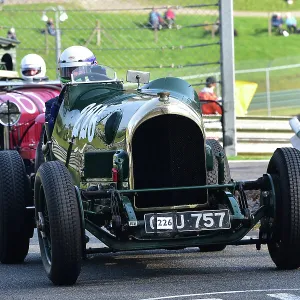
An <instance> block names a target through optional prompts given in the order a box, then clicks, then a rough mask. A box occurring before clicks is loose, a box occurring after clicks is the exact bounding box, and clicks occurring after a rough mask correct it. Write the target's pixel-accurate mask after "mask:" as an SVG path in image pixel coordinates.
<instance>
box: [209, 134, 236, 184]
mask: <svg viewBox="0 0 300 300" xmlns="http://www.w3.org/2000/svg"><path fill="white" fill-rule="evenodd" d="M206 144H207V145H209V146H210V147H211V149H212V153H213V154H214V157H213V165H214V168H213V170H212V171H208V172H207V184H218V183H219V182H218V175H219V171H218V167H219V163H218V159H217V157H216V156H218V155H219V153H221V154H223V155H224V179H225V183H228V182H230V181H231V175H230V169H229V164H228V160H227V157H226V155H225V152H224V149H223V147H222V146H221V145H220V143H219V142H218V141H216V140H213V139H207V140H206Z"/></svg>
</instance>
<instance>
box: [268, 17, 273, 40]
mask: <svg viewBox="0 0 300 300" xmlns="http://www.w3.org/2000/svg"><path fill="white" fill-rule="evenodd" d="M268 33H269V36H270V35H272V21H271V14H270V13H268Z"/></svg>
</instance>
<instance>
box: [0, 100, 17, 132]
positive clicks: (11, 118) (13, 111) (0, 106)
mask: <svg viewBox="0 0 300 300" xmlns="http://www.w3.org/2000/svg"><path fill="white" fill-rule="evenodd" d="M4 106H6V108H4ZM20 118H21V110H20V107H19V106H18V104H16V103H15V102H12V101H5V102H2V103H0V124H1V125H3V126H5V127H9V126H14V125H16V124H17V123H18V122H19V120H20Z"/></svg>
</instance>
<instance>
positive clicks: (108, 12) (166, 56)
mask: <svg viewBox="0 0 300 300" xmlns="http://www.w3.org/2000/svg"><path fill="white" fill-rule="evenodd" d="M153 8H154V9H155V10H156V11H157V12H158V13H159V15H160V17H161V19H160V23H159V26H158V27H156V26H152V25H151V24H150V23H149V16H150V13H151V12H152V9H153ZM0 9H1V11H0V16H1V17H0V30H1V36H2V37H6V36H7V32H8V31H9V29H10V28H12V27H13V28H14V29H15V32H16V36H17V39H18V40H19V41H20V44H19V45H17V49H16V51H17V62H16V65H15V66H14V68H15V69H16V70H17V71H19V65H20V61H21V59H22V57H24V56H25V55H26V54H29V53H37V54H39V55H41V56H42V57H43V58H44V59H45V61H46V65H47V75H48V77H49V78H50V79H55V78H56V77H57V73H56V62H57V58H58V57H59V54H60V52H61V51H63V50H64V49H65V48H67V47H69V46H72V45H82V46H86V47H88V48H89V49H91V50H92V51H93V52H94V53H95V55H96V57H97V60H98V62H99V63H101V64H105V65H108V66H111V67H112V68H114V69H115V70H116V71H117V75H118V77H119V78H120V79H125V76H126V71H127V70H128V69H138V70H143V71H150V72H151V79H155V78H157V77H159V76H176V77H182V76H187V75H193V74H203V73H210V72H218V71H220V37H219V26H218V20H219V1H218V0H203V1H201V0H166V1H158V0H148V1H147V0H144V1H138V0H127V1H125V0H124V1H122V0H119V1H116V0H81V1H60V2H59V1H51V0H48V1H43V0H37V1H35V0H26V1H25V0H24V1H22V0H11V1H9V0H4V1H3V4H1V8H0ZM168 9H171V10H172V11H173V13H174V14H175V18H174V20H173V21H170V22H169V21H168V20H167V19H166V18H165V13H166V11H167V10H168ZM50 24H51V26H50V27H48V26H49V25H50ZM204 81H205V78H204V79H203V80H202V81H201V82H199V79H191V84H193V85H195V88H196V89H197V88H201V85H202V84H203V82H204Z"/></svg>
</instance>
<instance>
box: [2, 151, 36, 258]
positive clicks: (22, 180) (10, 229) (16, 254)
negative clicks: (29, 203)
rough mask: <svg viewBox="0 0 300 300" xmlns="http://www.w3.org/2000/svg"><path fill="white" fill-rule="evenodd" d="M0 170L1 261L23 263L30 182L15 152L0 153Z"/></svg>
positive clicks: (27, 226) (27, 237) (27, 243)
mask: <svg viewBox="0 0 300 300" xmlns="http://www.w3.org/2000/svg"><path fill="white" fill-rule="evenodd" d="M0 170H1V172H0V261H1V262H2V263H7V264H10V263H11V264H13V263H22V262H23V261H24V259H25V257H26V255H27V253H28V249H29V226H30V225H29V224H28V220H27V218H26V200H27V197H29V181H28V178H27V175H26V171H25V166H24V163H23V160H22V158H21V156H20V155H19V153H18V152H17V151H0ZM31 224H32V223H31ZM32 226H33V225H32ZM32 229H33V228H32Z"/></svg>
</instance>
